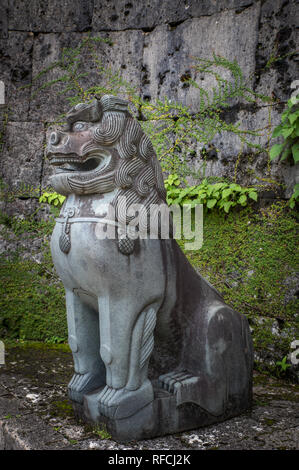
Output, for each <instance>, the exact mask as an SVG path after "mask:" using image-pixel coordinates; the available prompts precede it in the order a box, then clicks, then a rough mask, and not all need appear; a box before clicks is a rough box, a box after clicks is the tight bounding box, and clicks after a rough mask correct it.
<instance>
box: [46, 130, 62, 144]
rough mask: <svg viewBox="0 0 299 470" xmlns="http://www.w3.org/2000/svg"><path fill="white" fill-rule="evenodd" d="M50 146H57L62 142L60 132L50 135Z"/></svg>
mask: <svg viewBox="0 0 299 470" xmlns="http://www.w3.org/2000/svg"><path fill="white" fill-rule="evenodd" d="M49 140H50V144H51V145H57V144H59V142H60V136H59V134H58V132H51V134H50V139H49Z"/></svg>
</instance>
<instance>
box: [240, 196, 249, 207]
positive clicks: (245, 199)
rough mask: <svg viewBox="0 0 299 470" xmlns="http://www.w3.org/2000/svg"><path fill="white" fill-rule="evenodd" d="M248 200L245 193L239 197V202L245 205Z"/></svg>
mask: <svg viewBox="0 0 299 470" xmlns="http://www.w3.org/2000/svg"><path fill="white" fill-rule="evenodd" d="M246 201H247V196H245V194H242V196H240V198H239V203H240V204H242V205H244V204H245V203H246Z"/></svg>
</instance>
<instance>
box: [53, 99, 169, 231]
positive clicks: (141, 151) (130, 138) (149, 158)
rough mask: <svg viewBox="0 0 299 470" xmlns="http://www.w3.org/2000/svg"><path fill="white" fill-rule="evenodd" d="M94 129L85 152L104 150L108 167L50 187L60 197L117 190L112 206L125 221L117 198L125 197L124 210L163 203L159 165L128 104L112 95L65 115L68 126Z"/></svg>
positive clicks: (62, 178) (60, 178) (56, 180)
mask: <svg viewBox="0 0 299 470" xmlns="http://www.w3.org/2000/svg"><path fill="white" fill-rule="evenodd" d="M78 113H79V116H80V117H81V119H83V120H84V121H86V122H90V123H91V124H92V126H93V139H92V140H91V141H90V142H88V143H87V145H86V146H85V147H84V151H86V152H92V151H96V150H97V149H99V148H101V149H107V151H109V152H110V153H111V160H110V163H109V164H108V165H107V166H106V167H105V169H104V171H103V169H100V170H97V169H95V170H93V171H88V172H77V173H75V174H70V173H68V174H57V175H54V176H53V177H52V185H53V186H55V189H56V190H58V191H60V192H62V193H63V194H71V193H75V194H97V193H104V192H109V191H112V190H115V189H117V192H116V195H115V197H114V199H113V202H112V204H113V206H114V207H115V209H117V213H118V218H119V219H121V220H122V221H125V220H126V222H128V217H127V219H126V218H125V217H124V213H125V207H120V206H119V205H118V201H119V198H120V196H125V197H126V201H127V206H129V205H131V204H143V206H144V207H145V208H146V210H147V211H148V209H149V206H150V204H161V203H164V202H165V196H166V192H165V188H164V182H163V176H162V171H161V167H160V164H159V162H158V159H157V156H156V154H155V151H154V148H153V145H152V143H151V141H150V139H149V138H148V137H147V136H146V135H145V133H144V132H143V130H142V128H141V126H140V124H139V123H138V121H137V120H136V119H135V118H133V116H132V115H131V114H130V113H129V111H128V102H127V101H124V100H122V99H120V98H117V97H115V96H112V95H104V96H102V97H101V98H100V99H97V100H94V101H93V102H92V103H89V104H85V103H80V104H79V105H76V106H75V107H74V108H72V109H71V110H70V111H69V113H68V114H67V121H68V123H69V125H71V124H72V123H73V122H75V121H76V120H77V119H78Z"/></svg>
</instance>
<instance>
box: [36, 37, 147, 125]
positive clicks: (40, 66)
mask: <svg viewBox="0 0 299 470" xmlns="http://www.w3.org/2000/svg"><path fill="white" fill-rule="evenodd" d="M96 36H99V35H96ZM102 37H105V38H107V39H110V40H111V41H112V45H110V44H107V43H104V42H97V43H95V46H94V52H93V54H94V56H93V57H92V56H91V54H90V52H89V51H88V50H84V52H83V53H82V56H81V59H82V67H81V70H80V71H81V72H82V73H83V72H84V73H87V76H86V77H84V78H83V79H82V85H83V88H87V87H89V86H96V85H103V86H105V85H106V86H107V85H108V81H107V77H103V76H101V75H99V73H98V72H97V65H96V62H95V61H96V60H100V61H101V63H102V65H103V66H104V69H105V70H106V71H107V69H108V68H110V69H111V70H112V71H113V72H118V73H119V75H120V76H121V77H122V78H124V79H125V80H127V81H128V82H129V83H130V84H131V85H134V86H137V88H140V80H141V65H142V48H143V33H142V32H141V31H125V32H119V33H118V32H115V33H110V34H105V35H102ZM84 38H86V35H85V34H78V33H62V34H61V35H59V36H58V35H55V34H39V35H38V36H37V38H36V40H35V43H34V52H33V76H36V75H37V74H38V73H40V72H41V71H42V70H44V69H46V68H47V67H49V66H50V65H51V64H52V63H53V62H55V61H57V60H59V59H60V58H61V53H62V50H63V48H65V47H70V48H72V49H73V48H75V47H76V46H77V45H78V44H79V43H80V42H81V41H82V40H83V39H84ZM65 73H66V72H65V71H63V70H61V69H60V70H58V69H54V70H51V71H49V72H47V73H46V74H45V75H43V76H42V77H41V78H40V79H38V80H37V81H36V82H35V83H34V86H33V91H37V90H38V88H39V87H40V86H42V85H43V84H45V83H48V82H50V81H51V80H55V79H57V78H58V77H61V76H62V75H64V74H65ZM80 82H81V81H80ZM65 87H66V83H56V84H54V85H51V87H48V88H44V89H42V90H40V91H37V92H36V95H35V96H34V97H33V98H32V100H31V109H30V118H31V119H33V120H45V121H48V122H49V121H53V120H55V119H56V118H57V115H58V114H59V113H63V112H66V110H67V107H68V104H67V101H66V99H65V98H66V97H67V96H72V95H74V94H77V93H78V89H75V90H74V91H72V92H67V93H63V94H61V92H62V91H63V90H64V89H65ZM59 93H60V94H59Z"/></svg>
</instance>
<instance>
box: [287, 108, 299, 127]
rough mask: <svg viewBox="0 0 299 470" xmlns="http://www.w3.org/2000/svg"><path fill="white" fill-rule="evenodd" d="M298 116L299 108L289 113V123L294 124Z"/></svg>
mask: <svg viewBox="0 0 299 470" xmlns="http://www.w3.org/2000/svg"><path fill="white" fill-rule="evenodd" d="M297 118H299V110H298V111H296V112H295V113H291V114H290V115H289V121H290V123H291V124H294V122H295V121H296V119H297Z"/></svg>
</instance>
